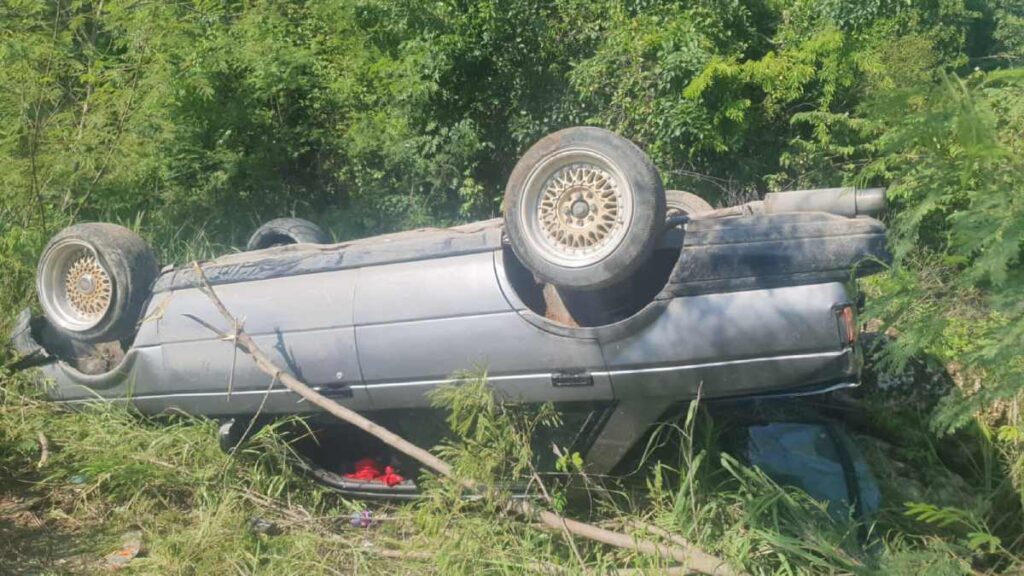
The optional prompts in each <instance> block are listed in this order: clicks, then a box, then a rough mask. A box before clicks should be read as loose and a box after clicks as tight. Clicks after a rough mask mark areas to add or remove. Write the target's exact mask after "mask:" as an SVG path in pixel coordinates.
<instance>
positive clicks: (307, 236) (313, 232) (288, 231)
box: [245, 218, 331, 250]
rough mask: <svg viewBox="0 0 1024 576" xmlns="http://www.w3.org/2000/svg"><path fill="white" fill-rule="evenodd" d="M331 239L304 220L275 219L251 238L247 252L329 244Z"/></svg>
mask: <svg viewBox="0 0 1024 576" xmlns="http://www.w3.org/2000/svg"><path fill="white" fill-rule="evenodd" d="M330 241H331V237H330V236H328V235H327V233H326V232H324V231H323V228H320V227H319V226H317V225H316V224H313V223H312V222H310V221H309V220H303V219H302V218H275V219H273V220H271V221H270V222H267V223H266V224H264V225H263V226H260V227H259V228H257V229H256V231H255V232H253V234H252V236H250V237H249V242H248V243H247V244H246V245H245V249H246V250H262V249H264V248H270V247H272V246H285V245H288V244H328V243H330Z"/></svg>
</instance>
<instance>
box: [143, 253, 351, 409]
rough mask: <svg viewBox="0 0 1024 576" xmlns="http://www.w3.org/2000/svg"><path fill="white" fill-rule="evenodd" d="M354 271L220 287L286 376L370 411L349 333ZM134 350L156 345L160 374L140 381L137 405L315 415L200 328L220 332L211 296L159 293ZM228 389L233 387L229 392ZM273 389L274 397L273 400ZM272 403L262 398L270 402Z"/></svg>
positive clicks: (234, 311) (221, 294)
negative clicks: (293, 377) (217, 329)
mask: <svg viewBox="0 0 1024 576" xmlns="http://www.w3.org/2000/svg"><path fill="white" fill-rule="evenodd" d="M356 276H357V270H356V269H350V270H336V271H329V272H323V273H317V274H302V275H296V276H280V277H276V278H267V279H262V280H253V281H249V282H236V283H228V284H222V285H218V286H216V287H215V289H216V291H217V294H218V296H219V297H220V299H221V300H223V302H224V304H225V305H226V306H227V308H228V309H229V310H230V311H231V313H232V314H234V315H235V316H236V317H237V318H239V319H241V320H242V321H243V325H244V328H245V331H246V332H247V333H248V334H249V335H250V336H252V338H253V340H254V341H255V342H256V344H257V345H259V346H260V348H261V349H262V350H263V351H264V352H265V353H266V354H267V355H268V356H269V357H270V358H271V360H272V361H274V362H275V364H277V365H278V366H280V367H281V368H282V369H284V370H287V371H288V372H290V373H292V374H293V375H294V376H296V377H298V378H299V379H301V380H303V381H304V382H306V383H307V384H309V385H310V386H312V387H313V388H314V389H316V390H318V391H319V392H320V393H322V394H325V395H327V396H329V397H331V398H333V399H335V400H337V401H338V402H340V403H341V404H343V405H345V406H347V407H349V408H353V409H356V410H363V409H369V408H371V405H370V402H369V398H368V396H367V395H366V393H365V391H364V388H363V386H362V374H361V373H360V369H359V363H358V359H357V357H356V348H355V329H354V328H353V325H352V308H351V305H352V296H353V293H354V290H355V278H356ZM147 317H149V318H150V319H151V320H148V321H146V322H144V323H143V326H142V328H141V329H140V331H139V335H138V337H137V338H136V344H135V348H137V349H139V350H149V349H151V346H152V347H158V348H159V350H160V352H161V356H162V362H161V365H160V367H161V370H159V374H158V377H156V378H139V379H137V380H138V381H137V382H136V383H135V385H134V389H133V390H132V396H133V397H134V398H135V402H136V404H137V405H140V406H145V407H152V408H154V409H156V408H165V407H171V406H173V407H177V408H180V409H183V410H186V411H188V412H194V413H203V414H236V413H237V414H242V413H251V412H255V411H257V410H262V411H263V412H265V413H292V412H303V411H309V410H314V409H315V407H313V406H312V405H310V404H308V403H305V402H302V401H301V398H299V397H298V396H297V395H296V394H294V393H292V392H291V391H289V390H287V389H286V388H285V387H284V386H283V385H282V384H281V383H280V382H276V383H275V384H274V385H273V387H271V386H270V380H271V378H270V377H269V376H267V375H266V374H265V373H263V372H262V371H261V370H260V369H259V368H257V366H256V364H255V362H254V361H253V360H252V358H250V357H249V356H248V355H246V354H243V353H241V352H236V351H235V350H234V346H233V344H232V343H231V342H229V341H225V340H223V339H221V338H219V337H217V336H216V335H215V334H213V333H212V332H211V331H210V329H209V328H207V327H205V326H204V324H208V325H212V326H216V327H219V328H221V329H224V330H228V328H226V327H224V320H223V318H221V316H220V314H219V313H218V312H217V310H216V309H215V308H214V307H213V305H212V304H211V302H210V300H209V298H207V296H206V295H205V294H202V293H201V292H200V291H199V290H198V289H195V288H185V289H179V290H174V291H172V292H164V293H158V294H155V295H154V297H153V301H152V302H151V303H150V310H149V312H148V313H147ZM229 387H230V388H231V390H230V392H229V390H228V389H229ZM268 390H269V393H268ZM265 396H266V399H264V397H265Z"/></svg>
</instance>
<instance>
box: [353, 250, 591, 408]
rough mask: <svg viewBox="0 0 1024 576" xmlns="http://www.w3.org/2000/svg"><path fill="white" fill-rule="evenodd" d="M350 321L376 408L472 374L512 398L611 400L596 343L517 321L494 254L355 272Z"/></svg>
mask: <svg viewBox="0 0 1024 576" xmlns="http://www.w3.org/2000/svg"><path fill="white" fill-rule="evenodd" d="M354 318H355V324H356V346H357V349H358V355H359V364H360V366H361V367H362V370H363V379H364V382H365V384H366V387H367V391H368V393H369V395H370V397H371V400H372V403H373V405H374V407H375V408H377V409H389V408H413V407H426V406H429V405H430V400H429V398H428V396H427V393H428V392H429V391H430V390H433V389H434V388H436V387H437V386H438V385H440V384H442V383H445V382H449V381H452V379H453V375H457V374H458V373H459V372H462V371H474V370H475V371H479V372H486V374H487V376H488V380H489V382H490V383H491V385H492V386H493V387H494V388H495V389H497V390H499V391H501V392H502V393H504V394H506V395H507V396H508V397H510V398H513V399H516V400H520V401H525V402H544V401H556V402H558V401H584V400H601V399H610V398H611V386H610V382H609V380H608V378H607V376H606V375H604V372H605V366H604V360H603V357H602V355H601V349H600V346H599V345H598V343H597V341H596V340H595V339H589V338H573V337H566V336H561V335H557V334H553V333H550V332H546V331H544V330H541V329H539V328H537V327H536V326H534V325H532V324H530V323H529V322H527V321H525V320H524V319H523V318H522V317H521V316H520V315H519V314H518V313H517V311H516V310H515V309H514V308H513V307H512V306H511V305H510V304H509V301H508V300H507V299H506V298H505V296H504V294H503V293H502V290H501V288H500V287H499V284H498V280H497V277H496V275H495V266H494V252H493V251H482V252H475V253H470V254H462V255H456V256H447V257H442V258H432V259H425V260H418V261H412V262H400V263H394V264H385V265H380V266H371V267H366V268H362V269H361V270H360V274H359V278H358V280H357V283H356V293H355V304H354ZM593 373H597V375H596V376H594V375H592V374H593Z"/></svg>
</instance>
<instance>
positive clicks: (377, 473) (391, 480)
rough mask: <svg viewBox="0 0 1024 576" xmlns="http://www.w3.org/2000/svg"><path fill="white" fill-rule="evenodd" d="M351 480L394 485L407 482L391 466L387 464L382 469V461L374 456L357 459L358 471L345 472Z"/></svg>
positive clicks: (346, 476)
mask: <svg viewBox="0 0 1024 576" xmlns="http://www.w3.org/2000/svg"><path fill="white" fill-rule="evenodd" d="M345 478H348V479H349V480H361V481H363V482H381V483H382V484H384V485H386V486H394V485H395V484H401V483H402V482H405V478H403V477H402V476H401V475H399V474H396V473H395V469H394V468H392V467H391V466H385V467H384V471H383V472H381V470H380V463H379V462H377V461H376V460H374V459H373V458H363V459H361V460H357V461H356V471H355V472H351V473H349V474H345Z"/></svg>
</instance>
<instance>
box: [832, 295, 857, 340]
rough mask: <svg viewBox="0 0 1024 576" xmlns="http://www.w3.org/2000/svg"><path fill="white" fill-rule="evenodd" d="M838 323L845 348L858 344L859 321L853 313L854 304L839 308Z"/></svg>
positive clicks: (837, 310)
mask: <svg viewBox="0 0 1024 576" xmlns="http://www.w3.org/2000/svg"><path fill="white" fill-rule="evenodd" d="M835 311H836V322H837V323H838V324H839V340H840V341H841V342H842V343H843V345H845V346H853V345H854V344H856V343H857V319H856V316H855V315H854V313H853V304H843V305H840V306H837V307H836V309H835Z"/></svg>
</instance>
